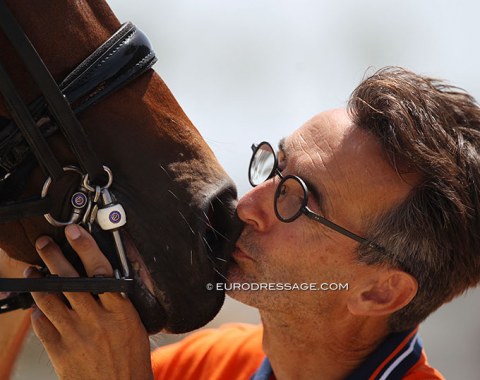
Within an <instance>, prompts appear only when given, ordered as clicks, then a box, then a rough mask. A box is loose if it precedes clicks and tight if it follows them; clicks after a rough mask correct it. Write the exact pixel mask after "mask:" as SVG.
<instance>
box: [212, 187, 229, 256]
mask: <svg viewBox="0 0 480 380" xmlns="http://www.w3.org/2000/svg"><path fill="white" fill-rule="evenodd" d="M235 206H236V192H235V189H234V188H233V187H232V188H228V189H226V190H224V191H222V192H221V193H218V194H216V195H215V196H213V197H212V198H211V199H210V202H209V206H208V210H207V211H206V212H205V215H206V217H207V227H206V230H205V240H206V244H207V249H208V251H209V254H211V255H212V256H213V258H214V259H215V260H220V261H225V260H226V259H227V257H226V256H227V255H228V254H229V252H228V247H229V246H230V245H231V243H232V240H234V236H233V235H234V234H232V231H233V229H234V228H233V225H234V224H235V223H234V219H235ZM235 237H236V236H235Z"/></svg>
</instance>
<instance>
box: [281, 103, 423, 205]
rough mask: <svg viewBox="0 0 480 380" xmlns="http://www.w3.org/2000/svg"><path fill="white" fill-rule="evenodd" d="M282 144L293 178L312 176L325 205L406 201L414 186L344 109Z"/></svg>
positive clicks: (310, 123) (312, 123) (306, 126)
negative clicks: (334, 201) (335, 200)
mask: <svg viewBox="0 0 480 380" xmlns="http://www.w3.org/2000/svg"><path fill="white" fill-rule="evenodd" d="M283 145H284V149H285V151H286V153H287V156H289V157H290V158H291V162H292V164H293V166H294V168H292V169H293V170H295V171H297V172H298V173H295V174H297V175H300V176H301V175H308V176H309V177H310V178H309V179H310V181H311V182H312V183H315V184H316V185H317V186H318V187H319V188H320V189H325V192H326V194H325V195H326V197H327V200H331V199H333V198H343V199H342V201H346V200H347V199H346V198H350V199H349V200H350V201H353V202H355V201H359V202H363V203H370V201H372V200H373V201H375V198H376V197H379V198H382V199H384V200H385V201H386V203H389V204H391V201H394V200H397V201H398V200H400V199H403V198H404V197H405V196H406V195H407V194H408V192H409V191H410V190H411V188H412V183H416V181H408V182H406V181H405V179H404V178H400V176H399V175H398V174H397V173H396V172H395V170H394V169H393V168H392V167H391V165H390V163H389V161H388V159H387V156H386V154H385V153H384V151H383V149H382V147H381V145H380V143H379V142H378V141H377V140H376V139H375V138H374V137H373V136H372V135H370V134H369V133H368V132H366V131H364V130H362V129H360V128H358V127H356V126H355V125H354V124H353V122H352V121H351V119H350V117H349V115H348V113H347V111H346V110H345V109H339V110H330V111H326V112H322V113H320V114H318V115H316V116H314V117H313V118H312V119H310V120H309V121H307V122H306V123H305V124H304V125H303V126H302V127H300V128H299V129H297V130H296V131H295V132H294V133H293V134H292V135H290V136H288V137H287V138H285V139H284V141H283ZM342 193H343V194H342ZM346 193H348V195H347V194H346ZM387 194H390V195H387ZM372 195H373V198H372V199H369V198H371V196H372ZM365 206H366V204H365ZM378 206H380V205H378ZM381 208H383V207H381Z"/></svg>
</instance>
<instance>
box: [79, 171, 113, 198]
mask: <svg viewBox="0 0 480 380" xmlns="http://www.w3.org/2000/svg"><path fill="white" fill-rule="evenodd" d="M103 170H105V172H106V173H107V175H108V182H107V184H106V185H105V186H102V187H101V189H108V188H109V187H110V186H111V185H112V182H113V173H112V171H111V170H110V168H109V167H108V166H105V165H103ZM83 186H84V187H85V188H86V189H87V190H88V191H90V192H92V193H94V192H95V190H96V187H94V186H92V185H90V183H89V181H88V174H87V175H85V177H84V178H83Z"/></svg>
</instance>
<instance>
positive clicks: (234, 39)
mask: <svg viewBox="0 0 480 380" xmlns="http://www.w3.org/2000/svg"><path fill="white" fill-rule="evenodd" d="M109 4H110V5H111V7H112V9H113V10H114V12H115V13H116V14H117V16H118V18H119V19H120V20H121V21H128V20H130V21H132V22H134V23H135V24H136V25H137V26H138V27H140V28H141V29H142V30H143V31H145V32H146V33H147V35H148V36H149V37H150V39H151V40H152V43H153V46H154V48H155V50H156V53H157V57H158V63H157V64H156V66H155V69H156V71H157V72H158V73H159V74H160V75H161V76H162V78H163V79H164V81H165V82H166V83H167V85H168V86H169V87H170V89H171V90H172V92H173V94H174V95H175V97H176V98H177V100H178V101H179V103H180V104H181V105H182V106H183V108H184V110H185V112H186V113H187V115H188V116H189V117H190V118H191V120H192V121H193V123H194V124H195V125H196V126H197V128H198V129H199V131H200V132H201V134H202V135H203V137H204V138H205V140H206V141H207V143H208V144H209V145H210V147H211V148H212V149H213V151H214V152H215V154H216V155H217V157H218V158H219V160H220V162H222V164H223V165H224V167H225V168H226V170H227V172H228V173H229V174H230V175H231V176H232V178H233V179H234V181H235V182H236V183H237V185H238V189H239V194H240V195H242V194H244V193H245V192H246V191H247V190H248V189H249V185H248V180H247V175H246V170H247V166H248V162H249V159H250V152H251V151H250V145H251V143H252V142H259V141H262V140H267V141H271V142H272V143H275V144H276V143H277V142H278V140H279V139H280V138H281V137H283V136H285V135H288V134H290V133H291V132H292V131H293V130H294V129H295V128H297V127H298V126H300V125H301V124H302V123H303V122H304V121H306V120H307V119H309V118H310V117H311V116H313V115H314V114H316V113H318V112H320V111H321V110H325V109H328V108H334V107H343V106H345V103H346V100H347V99H348V96H349V94H350V92H351V91H352V90H353V89H354V88H355V86H356V85H357V84H358V83H359V82H360V81H361V79H362V78H363V77H364V75H365V74H366V73H372V72H373V71H374V70H376V69H379V68H381V67H383V66H387V65H396V66H404V67H407V68H409V69H411V70H413V71H415V72H418V73H423V74H428V75H431V76H436V77H440V78H445V79H447V80H448V81H449V82H451V83H452V84H455V85H457V86H459V87H462V88H464V89H466V90H467V91H469V92H470V93H471V94H472V95H473V96H475V97H476V98H477V99H480V81H479V80H478V68H479V61H480V52H479V49H478V45H477V43H478V37H479V36H480V23H479V22H478V15H479V14H480V3H479V2H477V1H474V0H471V1H465V0H463V1H462V0H457V1H455V2H451V1H447V0H422V1H419V0H403V1H401V2H394V1H388V0H364V1H358V0H335V1H333V0H330V1H327V0H323V1H319V0H295V1H293V0H290V1H287V0H229V1H221V0H155V1H154V0H149V1H147V0H136V1H135V2H133V1H121V0H109ZM479 305H480V291H479V290H478V289H477V290H473V291H470V292H469V293H468V294H466V295H465V296H463V297H461V298H459V299H457V300H455V301H453V302H451V303H450V304H448V305H446V306H444V307H443V308H442V309H440V310H439V311H438V312H436V313H435V314H434V315H433V316H431V317H430V318H429V319H428V320H427V322H425V323H424V324H423V325H422V328H421V335H422V338H423V341H424V344H425V347H426V351H427V355H428V358H429V361H430V362H431V364H432V365H433V366H435V367H436V368H438V369H439V370H440V371H441V372H442V373H443V374H444V376H445V377H446V378H447V379H455V380H464V379H465V380H478V379H479V375H478V374H479V373H480V307H479ZM226 321H247V322H258V317H257V314H256V312H255V311H254V310H252V309H250V308H247V307H246V306H243V305H240V304H238V303H236V302H234V301H232V300H227V303H226V305H225V307H224V308H223V310H222V313H221V314H220V315H219V316H218V317H217V319H216V320H215V321H214V322H213V325H218V324H220V323H224V322H226ZM156 340H157V341H158V342H160V343H166V342H169V341H170V340H171V338H170V337H165V336H159V337H158V338H157V339H156ZM14 378H15V379H17V380H24V379H33V378H35V379H55V375H54V372H53V370H52V368H51V365H50V364H49V362H48V357H47V355H46V353H45V352H44V351H43V349H42V348H41V347H40V346H39V345H38V342H36V339H35V338H34V337H31V338H30V342H29V344H27V345H26V348H25V350H24V355H23V357H22V358H21V360H20V361H19V363H18V364H17V373H16V375H15V377H14Z"/></svg>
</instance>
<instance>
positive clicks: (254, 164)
mask: <svg viewBox="0 0 480 380" xmlns="http://www.w3.org/2000/svg"><path fill="white" fill-rule="evenodd" d="M275 162H276V159H275V153H274V151H273V149H272V147H271V146H270V145H269V144H267V143H262V144H260V145H259V146H258V148H257V150H256V151H255V153H254V155H253V157H252V161H251V163H250V170H249V174H250V183H251V184H252V185H253V186H258V185H260V184H261V183H263V182H265V181H266V180H267V179H268V178H269V177H270V176H271V174H272V172H273V170H274V168H275Z"/></svg>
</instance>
